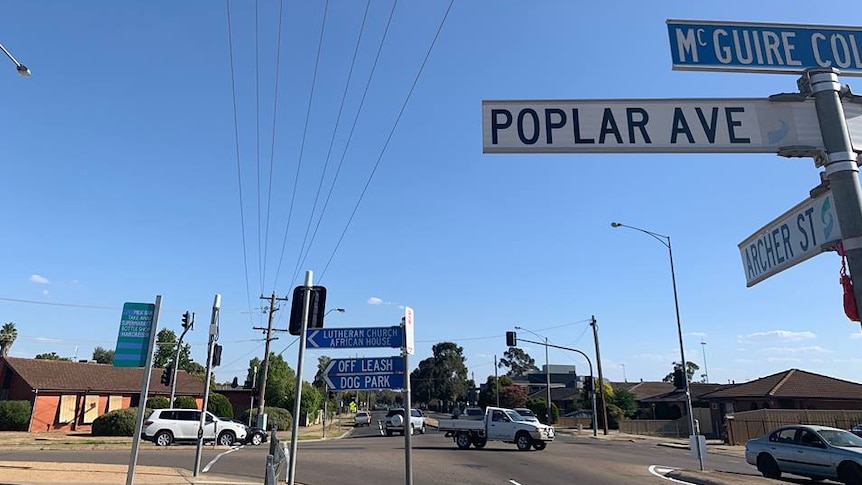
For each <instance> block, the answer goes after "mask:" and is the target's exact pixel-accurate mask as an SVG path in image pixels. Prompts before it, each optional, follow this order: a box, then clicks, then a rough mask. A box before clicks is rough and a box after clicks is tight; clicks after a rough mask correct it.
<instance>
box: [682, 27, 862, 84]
mask: <svg viewBox="0 0 862 485" xmlns="http://www.w3.org/2000/svg"><path fill="white" fill-rule="evenodd" d="M667 31H668V36H669V38H670V50H671V55H672V57H673V68H674V69H678V70H705V71H713V70H715V71H736V72H775V73H785V74H786V73H797V74H798V73H801V72H803V71H805V70H806V69H814V68H826V69H829V68H835V69H838V70H839V71H840V73H841V74H842V75H850V76H862V28H860V27H839V26H831V25H788V24H770V23H743V22H714V21H697V20H668V21H667Z"/></svg>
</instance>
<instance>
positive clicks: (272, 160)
mask: <svg viewBox="0 0 862 485" xmlns="http://www.w3.org/2000/svg"><path fill="white" fill-rule="evenodd" d="M278 5H279V7H278V37H277V39H276V46H275V84H274V86H275V87H274V90H273V91H274V92H273V102H272V138H271V140H270V144H269V189H268V190H267V198H266V231H265V232H264V234H265V236H264V239H265V241H264V245H263V268H262V269H261V271H262V272H263V273H264V276H265V275H266V265H267V261H266V260H267V255H268V254H269V221H270V215H271V212H270V209H271V207H272V179H273V176H272V174H273V171H274V167H275V132H276V119H277V118H276V115H277V113H278V80H279V73H280V69H281V68H280V66H281V32H282V29H283V25H284V2H278ZM264 281H265V280H264ZM276 283H277V282H276V281H273V284H272V292H273V293H275V289H276Z"/></svg>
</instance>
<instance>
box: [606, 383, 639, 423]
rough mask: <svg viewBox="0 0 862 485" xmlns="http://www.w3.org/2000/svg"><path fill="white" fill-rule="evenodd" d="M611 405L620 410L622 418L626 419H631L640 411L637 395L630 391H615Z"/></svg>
mask: <svg viewBox="0 0 862 485" xmlns="http://www.w3.org/2000/svg"><path fill="white" fill-rule="evenodd" d="M611 404H613V405H614V406H616V407H618V408H619V409H620V411H621V412H622V417H624V418H630V417H632V416H634V414H635V413H636V412H637V410H638V403H637V398H636V397H635V393H633V392H631V391H629V390H628V389H616V390H615V391H614V397H613V399H612V400H611ZM608 419H610V418H608Z"/></svg>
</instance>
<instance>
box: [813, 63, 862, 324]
mask: <svg viewBox="0 0 862 485" xmlns="http://www.w3.org/2000/svg"><path fill="white" fill-rule="evenodd" d="M806 83H807V84H808V86H807V88H808V89H806ZM798 84H799V86H800V89H801V90H802V92H803V94H806V95H807V94H811V95H813V96H814V106H815V108H816V109H817V119H818V121H819V122H820V134H821V135H822V136H823V145H824V147H825V148H826V159H827V162H826V176H827V177H828V179H829V187H830V189H831V190H832V195H833V199H834V200H835V212H836V215H837V216H838V224H839V227H840V228H841V237H842V243H843V245H844V253H845V256H846V257H847V265H848V267H849V269H850V278H851V280H852V281H853V296H854V297H855V299H856V308H857V309H858V310H862V190H860V188H859V166H858V164H857V155H856V153H855V152H854V151H853V145H852V143H851V141H850V133H849V132H848V130H847V121H846V119H845V116H844V108H843V107H842V106H841V96H840V95H841V93H842V86H841V84H839V82H838V74H837V73H836V72H835V71H834V70H810V71H807V72H806V73H805V74H804V75H803V76H802V78H801V79H800V80H799V82H798ZM848 91H849V89H848ZM857 277H858V278H857Z"/></svg>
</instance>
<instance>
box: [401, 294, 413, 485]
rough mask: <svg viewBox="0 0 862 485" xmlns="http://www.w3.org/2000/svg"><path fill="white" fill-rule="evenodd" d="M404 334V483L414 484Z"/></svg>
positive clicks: (411, 408)
mask: <svg viewBox="0 0 862 485" xmlns="http://www.w3.org/2000/svg"><path fill="white" fill-rule="evenodd" d="M408 312H409V313H408V316H407V317H405V318H404V321H403V322H402V325H403V326H404V327H405V330H406V327H407V325H408V323H409V324H410V325H412V323H413V322H412V320H413V312H412V310H410V309H409V308H408ZM408 318H409V319H410V320H411V321H410V322H407V319H408ZM404 336H405V339H404V340H405V343H404V349H402V351H401V357H402V358H403V359H404V390H403V395H404V398H403V400H404V483H405V484H406V485H413V419H412V418H413V415H412V414H411V411H412V410H413V403H412V402H411V399H410V397H411V396H410V373H409V372H410V366H409V365H408V364H409V362H408V356H409V355H410V353H409V352H408V345H407V332H406V331H405V332H404Z"/></svg>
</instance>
